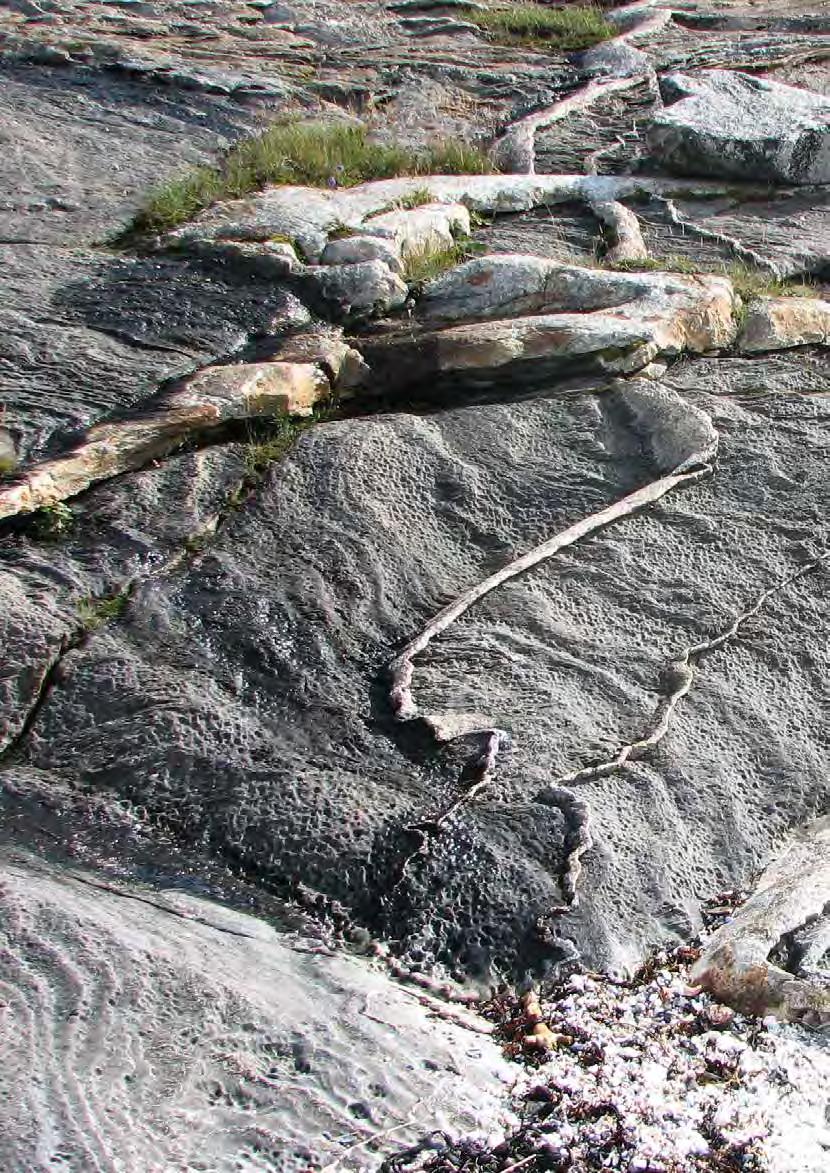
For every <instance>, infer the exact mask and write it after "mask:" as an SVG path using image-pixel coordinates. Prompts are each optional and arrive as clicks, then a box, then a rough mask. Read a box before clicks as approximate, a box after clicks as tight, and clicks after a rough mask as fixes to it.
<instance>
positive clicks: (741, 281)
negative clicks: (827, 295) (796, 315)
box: [723, 263, 816, 301]
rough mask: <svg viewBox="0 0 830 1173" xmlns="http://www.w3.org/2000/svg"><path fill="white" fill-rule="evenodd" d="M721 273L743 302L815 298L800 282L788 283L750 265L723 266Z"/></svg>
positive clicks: (810, 289) (813, 290)
mask: <svg viewBox="0 0 830 1173" xmlns="http://www.w3.org/2000/svg"><path fill="white" fill-rule="evenodd" d="M723 271H724V273H725V274H726V276H727V277H729V279H730V280H731V282H732V284H733V285H734V286H735V292H736V293H739V294H740V295H741V297H742V298H743V300H744V301H752V299H753V298H754V297H815V296H816V291H815V289H814V288H812V286H810V285H805V284H804V282H802V281H788V280H786V278H783V277H775V276H773V274H772V273H768V272H766V271H765V270H764V269H753V268H752V266H750V265H744V264H740V263H736V264H732V265H725V266H724V270H723Z"/></svg>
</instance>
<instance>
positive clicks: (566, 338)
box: [364, 255, 736, 388]
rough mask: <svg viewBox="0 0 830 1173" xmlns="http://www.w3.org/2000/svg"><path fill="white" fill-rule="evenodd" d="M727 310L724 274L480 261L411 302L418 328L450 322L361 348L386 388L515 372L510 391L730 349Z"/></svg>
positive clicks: (731, 324)
mask: <svg viewBox="0 0 830 1173" xmlns="http://www.w3.org/2000/svg"><path fill="white" fill-rule="evenodd" d="M734 307H735V293H734V290H733V288H732V284H731V282H730V281H729V280H728V279H727V278H726V277H720V276H714V275H705V276H704V275H701V276H694V277H688V276H685V275H681V274H675V273H659V272H647V273H617V272H613V271H605V270H601V269H582V268H579V267H578V266H571V265H560V264H558V263H557V262H556V261H545V260H542V259H540V258H538V257H523V256H519V255H507V256H493V257H481V258H476V259H474V260H472V261H468V262H467V263H466V264H464V265H461V266H459V267H458V268H456V269H454V270H452V271H451V272H450V273H447V274H446V275H445V276H443V277H442V278H440V279H439V280H437V281H435V282H433V283H432V284H431V285H429V286H427V289H426V292H425V295H424V299H423V301H422V302H421V303H419V311H421V310H422V313H423V317H422V320H423V321H424V322H425V323H426V324H430V325H431V324H433V323H447V322H453V323H459V324H453V325H451V326H448V327H447V328H445V329H439V330H428V331H424V332H423V333H421V334H413V333H412V332H411V331H407V332H406V333H403V332H401V333H399V334H396V335H391V336H389V337H387V338H385V339H383V340H381V341H379V342H378V343H375V344H369V345H367V346H365V347H364V350H365V352H366V353H367V355H368V357H369V359H370V362H371V364H372V366H373V369H375V370H376V374H378V375H379V377H380V378H381V380H382V381H384V382H388V383H389V385H390V387H391V386H394V387H396V388H400V387H401V385H403V384H404V383H406V382H410V381H416V380H418V379H421V380H424V381H428V380H429V379H431V378H433V377H434V376H435V375H440V374H448V373H449V372H455V373H461V372H466V373H467V374H468V375H470V374H472V373H475V376H476V378H478V379H481V378H485V379H487V380H488V381H490V380H499V381H502V382H504V380H505V379H507V378H514V379H515V378H516V377H518V376H519V375H521V376H522V378H521V380H520V382H519V383H517V384H516V385H517V386H519V385H521V383H523V382H524V379H525V377H535V378H539V377H542V376H544V375H546V374H550V373H551V372H553V371H555V370H562V369H566V368H570V369H573V368H574V367H582V368H586V367H587V368H589V369H594V370H600V371H604V372H614V373H617V374H630V373H632V372H634V371H638V370H641V369H642V368H643V367H645V366H647V365H648V364H649V363H651V362H652V361H653V360H654V359H656V358H659V357H661V356H663V357H673V356H676V355H679V354H682V353H683V352H691V353H695V354H701V353H706V352H709V351H716V350H720V349H723V348H724V347H727V346H731V345H732V343H733V342H734V339H735V332H736V326H735V320H734V314H733V311H734ZM511 315H521V316H511ZM471 319H472V321H471Z"/></svg>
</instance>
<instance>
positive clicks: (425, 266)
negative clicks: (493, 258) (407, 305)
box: [403, 236, 485, 292]
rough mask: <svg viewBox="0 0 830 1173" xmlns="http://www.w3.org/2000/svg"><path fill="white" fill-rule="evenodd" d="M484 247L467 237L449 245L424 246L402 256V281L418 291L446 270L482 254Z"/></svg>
mask: <svg viewBox="0 0 830 1173" xmlns="http://www.w3.org/2000/svg"><path fill="white" fill-rule="evenodd" d="M484 250H485V246H484V245H483V244H481V243H480V242H478V241H475V240H472V239H470V238H469V237H466V236H465V237H460V238H459V239H458V240H455V241H453V243H452V244H450V245H435V244H429V243H427V244H424V245H422V246H420V247H419V248H415V249H411V250H410V251H409V252H408V253H406V254H405V255H404V258H403V266H404V271H403V275H404V280H405V281H406V283H407V285H410V286H412V287H414V289H415V291H416V292H417V291H419V290H420V289H422V288H423V287H424V285H426V284H427V282H429V281H434V280H435V278H436V277H440V276H441V274H442V273H446V272H447V270H448V269H452V268H454V266H455V265H460V264H461V263H462V262H463V261H468V260H470V258H471V257H474V256H478V255H479V254H480V253H482V252H484Z"/></svg>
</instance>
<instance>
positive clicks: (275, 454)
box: [245, 399, 338, 484]
mask: <svg viewBox="0 0 830 1173" xmlns="http://www.w3.org/2000/svg"><path fill="white" fill-rule="evenodd" d="M337 407H338V404H337V402H336V400H335V399H331V400H329V401H328V402H323V403H318V404H317V406H316V407H315V408H314V411H313V412H312V413H311V415H304V416H294V415H278V416H275V417H274V418H273V419H272V420H269V422H268V424H267V425H264V426H263V425H259V426H258V425H251V426H250V427H249V431H248V441H247V443H246V445H245V471H246V474H247V477H246V480H247V481H248V483H249V484H251V483H256V482H257V481H259V479H260V478H261V477H262V475H263V474H264V472H265V470H266V469H267V468H268V466H269V465H271V464H274V463H275V461H277V460H282V458H283V457H284V456H285V455H286V454H287V453H288V452H289V451H290V450H291V448H292V447H293V446H294V444H295V443H296V441H297V439H298V437H299V436H301V435H302V433H303V432H305V431H308V429H309V428H313V427H314V426H315V425H316V424H322V423H325V421H326V420H329V419H331V418H332V417H333V416H334V414H335V413H336V411H337Z"/></svg>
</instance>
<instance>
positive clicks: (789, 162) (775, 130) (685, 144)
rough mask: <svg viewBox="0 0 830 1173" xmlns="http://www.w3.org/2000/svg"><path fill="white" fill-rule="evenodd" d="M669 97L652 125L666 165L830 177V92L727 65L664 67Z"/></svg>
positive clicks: (755, 176)
mask: <svg viewBox="0 0 830 1173" xmlns="http://www.w3.org/2000/svg"><path fill="white" fill-rule="evenodd" d="M660 89H661V92H662V94H663V98H664V100H665V101H666V102H667V103H670V104H669V105H667V106H666V108H665V109H663V110H661V111H658V112H657V113H656V114H655V115H654V118H653V121H652V124H651V127H650V128H649V132H648V140H649V145H650V147H651V149H652V151H653V152H655V154H656V155H657V156H658V157H659V159H660V161H661V163H662V164H663V165H664V166H668V167H670V168H671V169H673V170H675V171H679V172H681V173H682V174H691V175H726V176H730V177H734V178H736V179H748V180H753V181H767V182H772V183H790V184H811V183H827V182H828V181H830V100H828V99H827V98H824V97H822V96H821V95H819V94H814V93H811V92H810V91H808V90H799V89H796V88H795V87H794V86H785V85H781V84H780V83H779V82H774V81H768V80H767V79H765V78H758V77H753V76H751V75H750V74H745V73H733V72H730V71H729V70H714V69H713V70H705V71H701V72H700V73H696V74H680V73H672V74H666V75H664V76H663V77H662V78H661V79H660Z"/></svg>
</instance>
